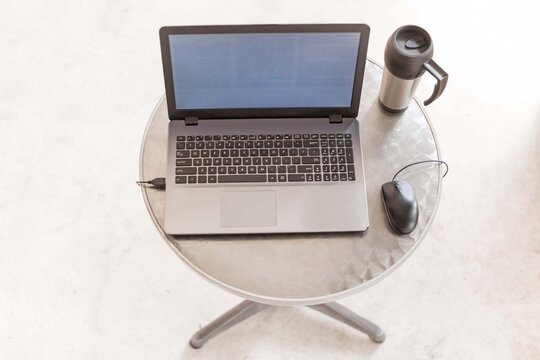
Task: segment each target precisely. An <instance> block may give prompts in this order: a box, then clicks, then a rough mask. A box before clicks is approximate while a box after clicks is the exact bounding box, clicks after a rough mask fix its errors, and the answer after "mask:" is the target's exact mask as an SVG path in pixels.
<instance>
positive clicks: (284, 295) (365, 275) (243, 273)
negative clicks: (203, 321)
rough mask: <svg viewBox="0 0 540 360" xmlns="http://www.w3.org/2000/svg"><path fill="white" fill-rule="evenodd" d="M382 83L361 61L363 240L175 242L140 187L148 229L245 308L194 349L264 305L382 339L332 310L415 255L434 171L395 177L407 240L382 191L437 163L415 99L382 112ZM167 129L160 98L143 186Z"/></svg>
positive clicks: (159, 172)
mask: <svg viewBox="0 0 540 360" xmlns="http://www.w3.org/2000/svg"><path fill="white" fill-rule="evenodd" d="M381 78H382V69H381V67H380V66H379V65H377V64H375V63H374V62H372V61H370V60H368V61H367V64H366V70H365V76H364V83H363V88H362V98H361V101H360V109H359V114H358V117H357V119H358V121H359V123H360V137H361V140H362V153H363V160H364V171H365V184H366V190H367V198H368V209H369V210H368V211H369V223H370V226H369V229H368V230H367V231H365V232H358V233H312V234H277V235H276V234H261V235H200V236H192V235H190V236H173V235H169V234H166V233H165V232H164V230H163V220H164V210H165V192H164V191H163V190H157V189H152V188H147V187H143V188H142V193H143V198H144V200H145V203H146V206H147V208H148V211H149V213H150V216H151V218H152V220H153V221H154V223H155V225H156V227H157V229H158V230H159V232H160V233H161V235H162V236H163V238H164V239H165V240H166V241H167V243H168V244H169V245H170V246H171V248H172V249H173V250H174V251H175V252H176V254H177V255H178V256H179V257H180V258H181V259H182V260H183V261H184V262H185V263H186V264H187V265H188V266H190V267H191V268H192V269H193V270H195V271H196V272H197V273H199V274H200V275H201V276H202V277H203V278H205V279H207V280H209V281H210V282H212V283H214V284H215V285H217V286H219V287H221V288H223V289H225V290H227V291H229V292H231V293H234V294H236V295H239V296H241V297H243V298H245V299H246V301H244V302H243V303H241V304H240V305H238V306H237V307H236V308H233V309H232V310H231V311H229V312H228V313H226V314H224V315H223V316H222V317H221V318H219V319H217V320H216V321H214V322H213V323H211V324H209V325H208V326H207V327H205V328H202V329H201V330H200V331H199V332H197V333H196V334H195V335H194V337H193V338H192V340H191V345H192V346H193V347H200V346H202V344H204V342H205V341H207V340H208V339H209V338H211V337H212V336H215V335H216V334H217V333H219V332H221V331H223V330H224V329H225V328H227V327H230V326H232V325H234V324H235V323H237V322H238V321H241V320H242V319H244V318H246V317H247V316H249V315H252V314H254V313H256V312H257V311H259V310H261V309H263V308H265V307H266V306H268V305H280V306H283V305H307V306H311V307H312V308H314V309H316V310H319V311H321V312H323V313H325V314H327V315H329V316H332V317H334V318H336V319H338V320H340V321H343V322H345V323H347V324H348V325H351V326H353V327H355V328H357V329H358V330H360V331H363V332H365V333H366V334H368V335H369V336H370V337H371V338H372V340H374V341H377V342H381V341H383V340H384V333H383V332H382V330H381V329H380V328H379V327H377V326H376V325H375V324H373V323H371V322H369V321H368V320H366V319H364V318H361V317H359V316H358V315H356V314H354V313H352V312H350V311H349V310H347V309H346V308H344V307H343V306H341V305H339V304H337V303H335V302H334V301H335V300H337V299H339V298H343V297H345V296H349V295H351V294H354V293H355V292H357V291H360V290H362V289H365V288H366V287H368V286H370V285H372V284H374V283H376V282H377V281H379V280H381V279H383V278H384V277H385V276H387V275H388V274H389V273H390V272H391V271H393V270H395V269H396V268H398V267H399V266H400V265H401V264H402V263H403V262H404V261H405V260H406V259H407V258H408V256H410V255H411V254H412V253H413V251H414V250H415V249H416V247H417V246H418V245H419V244H420V242H421V240H422V239H423V238H424V236H425V235H426V233H427V232H428V230H429V227H430V224H431V222H432V221H433V218H434V216H435V213H436V210H437V205H438V202H439V199H440V194H441V187H442V181H441V180H442V169H441V167H440V166H439V165H437V164H434V163H427V164H420V165H417V166H414V167H410V168H408V169H406V170H405V171H403V172H401V173H400V174H399V176H398V178H397V179H401V180H406V181H407V182H409V183H410V184H411V186H412V188H413V190H414V192H415V195H416V199H417V202H418V209H419V219H418V225H417V226H416V228H415V229H414V231H413V232H412V233H410V234H408V235H398V234H396V233H395V232H393V231H392V229H391V227H390V225H389V224H388V220H387V218H386V214H385V210H384V207H383V204H382V200H381V185H382V184H384V183H385V182H387V181H390V180H391V179H392V177H393V175H394V174H395V173H396V172H397V171H398V170H399V169H401V168H402V167H404V166H405V165H407V164H410V163H413V162H417V161H422V160H439V159H440V152H439V146H438V142H437V138H436V136H435V132H434V130H433V126H432V125H431V123H430V121H429V119H428V117H427V115H426V113H425V111H424V109H423V108H422V106H420V105H419V103H418V102H417V101H416V100H415V101H413V102H412V103H411V105H410V106H409V108H408V109H407V110H406V111H405V112H403V113H401V114H391V113H388V112H385V111H384V110H382V109H381V107H380V106H379V104H378V101H377V97H378V91H379V87H380V82H381ZM168 122H169V118H168V114H167V104H166V101H165V97H162V98H161V100H160V101H159V103H158V104H157V105H156V107H155V109H154V111H153V113H152V115H151V116H150V119H149V121H148V124H147V127H146V131H145V133H144V137H143V140H142V146H141V153H140V178H141V180H150V179H153V178H156V177H164V176H165V173H166V160H167V155H166V154H167V131H168Z"/></svg>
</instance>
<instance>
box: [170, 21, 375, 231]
mask: <svg viewBox="0 0 540 360" xmlns="http://www.w3.org/2000/svg"><path fill="white" fill-rule="evenodd" d="M368 39H369V27H368V26H367V25H364V24H340V25H330V24H328V25H234V26H179V27H163V28H161V29H160V41H161V50H162V60H163V69H164V76H165V89H166V98H167V108H168V114H169V119H170V122H169V127H168V145H167V146H168V151H167V154H168V155H167V156H168V159H167V175H166V191H165V224H164V228H165V232H167V233H168V234H172V235H175V234H178V235H180V234H182V235H185V234H242V233H306V232H346V231H364V230H366V229H367V228H368V226H369V219H368V208H367V200H366V188H365V179H364V166H363V161H362V146H361V142H360V129H359V123H358V121H357V120H356V116H357V114H358V107H359V103H360V93H361V90H362V81H363V77H364V67H365V62H366V52H367V46H368Z"/></svg>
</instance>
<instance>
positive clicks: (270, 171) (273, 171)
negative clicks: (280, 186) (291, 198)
mask: <svg viewBox="0 0 540 360" xmlns="http://www.w3.org/2000/svg"><path fill="white" fill-rule="evenodd" d="M267 170H268V173H271V174H275V173H276V171H277V167H275V166H269V167H268V168H267Z"/></svg>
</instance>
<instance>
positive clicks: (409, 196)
mask: <svg viewBox="0 0 540 360" xmlns="http://www.w3.org/2000/svg"><path fill="white" fill-rule="evenodd" d="M381 193H382V199H383V204H384V209H385V210H386V216H387V217H388V222H390V226H392V228H393V229H394V230H395V231H396V232H398V233H400V234H409V233H410V232H412V231H413V230H414V228H415V227H416V224H417V223H418V204H417V203H416V196H414V191H413V189H412V187H411V185H409V183H408V182H406V181H401V180H400V181H390V182H387V183H384V184H383V186H381Z"/></svg>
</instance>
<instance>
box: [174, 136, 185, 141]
mask: <svg viewBox="0 0 540 360" xmlns="http://www.w3.org/2000/svg"><path fill="white" fill-rule="evenodd" d="M176 141H186V137H185V136H184V135H180V136H177V137H176Z"/></svg>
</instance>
